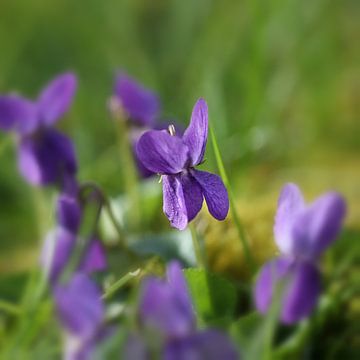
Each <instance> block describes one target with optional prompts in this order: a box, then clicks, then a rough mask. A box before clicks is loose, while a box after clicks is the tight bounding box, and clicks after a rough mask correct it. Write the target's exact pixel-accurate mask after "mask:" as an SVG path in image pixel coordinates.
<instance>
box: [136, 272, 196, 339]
mask: <svg viewBox="0 0 360 360" xmlns="http://www.w3.org/2000/svg"><path fill="white" fill-rule="evenodd" d="M184 305H185V304H184V301H183V297H179V296H178V292H177V290H176V289H174V288H173V287H172V286H170V284H168V283H167V282H165V281H162V280H160V279H156V278H148V279H146V280H145V281H144V283H143V286H142V289H141V299H140V307H139V313H140V320H141V323H142V324H143V326H144V327H145V329H146V330H148V331H152V332H157V333H159V334H160V335H161V336H163V337H169V336H183V335H185V334H188V333H189V331H192V330H193V329H194V326H195V319H194V314H193V313H192V312H190V313H189V308H188V306H184Z"/></svg>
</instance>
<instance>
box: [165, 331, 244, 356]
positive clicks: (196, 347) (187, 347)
mask: <svg viewBox="0 0 360 360" xmlns="http://www.w3.org/2000/svg"><path fill="white" fill-rule="evenodd" d="M163 359H164V360H188V359H191V360H204V359H206V360H219V359H224V360H237V359H239V355H238V354H237V351H236V349H235V346H234V345H233V344H232V342H231V341H230V339H229V338H228V337H227V336H226V335H225V334H223V333H221V332H219V331H216V330H205V331H202V332H198V333H194V334H191V335H189V336H186V337H183V338H178V339H172V340H170V341H169V342H168V343H167V344H166V347H165V349H164V354H163Z"/></svg>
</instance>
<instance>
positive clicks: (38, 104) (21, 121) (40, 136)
mask: <svg viewBox="0 0 360 360" xmlns="http://www.w3.org/2000/svg"><path fill="white" fill-rule="evenodd" d="M76 83H77V80H76V77H75V75H74V74H72V73H65V74H62V75H60V76H58V77H56V78H55V79H54V80H53V81H51V82H50V83H49V84H48V85H47V86H46V87H45V88H44V89H43V91H42V92H41V93H40V95H39V97H38V99H37V100H36V101H31V100H28V99H25V98H23V97H21V96H18V95H4V96H0V129H1V130H3V131H5V132H10V131H12V132H14V133H15V134H16V135H17V137H18V142H19V145H18V167H19V170H20V173H21V175H22V176H23V177H24V178H25V179H26V180H27V181H28V182H29V183H31V184H33V185H48V184H54V183H57V184H60V185H61V186H64V182H65V181H66V180H65V177H67V176H72V175H74V174H75V173H76V169H77V164H76V157H75V151H74V146H73V144H72V142H71V141H70V139H69V138H68V137H66V136H65V135H63V134H61V133H60V132H58V131H57V130H55V129H54V128H53V126H54V125H55V123H56V122H57V121H58V120H59V119H60V118H61V117H62V116H63V115H64V114H65V113H66V112H67V111H68V109H69V107H70V106H71V103H72V99H73V97H74V93H75V89H76Z"/></svg>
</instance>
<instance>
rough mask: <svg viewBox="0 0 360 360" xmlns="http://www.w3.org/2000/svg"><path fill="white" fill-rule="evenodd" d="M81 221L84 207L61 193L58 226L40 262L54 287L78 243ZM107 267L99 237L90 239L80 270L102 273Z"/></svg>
mask: <svg viewBox="0 0 360 360" xmlns="http://www.w3.org/2000/svg"><path fill="white" fill-rule="evenodd" d="M81 221H82V208H81V206H80V204H79V202H78V199H77V198H76V197H74V196H70V195H67V194H62V195H60V196H59V198H58V201H57V227H56V229H55V230H54V231H52V232H50V233H49V234H48V236H47V237H46V239H45V243H44V246H43V251H42V255H41V263H42V264H43V267H44V268H45V269H46V271H47V273H48V276H49V280H50V282H51V283H52V284H55V283H56V282H57V281H58V279H59V276H60V275H61V274H62V272H63V270H64V268H65V267H66V265H67V264H68V263H69V261H70V258H71V256H72V254H73V252H74V250H75V247H76V244H77V237H78V230H79V227H80V224H81ZM106 267H107V261H106V255H105V250H104V248H103V246H102V243H101V241H100V240H99V239H97V238H96V237H92V238H90V239H89V240H87V248H86V249H85V251H84V254H83V257H82V259H81V260H80V263H79V265H78V268H77V270H78V271H81V272H84V273H91V272H94V271H102V270H105V269H106Z"/></svg>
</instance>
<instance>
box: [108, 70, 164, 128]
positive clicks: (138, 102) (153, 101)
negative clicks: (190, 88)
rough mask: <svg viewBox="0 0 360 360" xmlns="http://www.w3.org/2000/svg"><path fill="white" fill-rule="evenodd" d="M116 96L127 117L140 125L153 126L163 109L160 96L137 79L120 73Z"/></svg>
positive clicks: (116, 85)
mask: <svg viewBox="0 0 360 360" xmlns="http://www.w3.org/2000/svg"><path fill="white" fill-rule="evenodd" d="M114 92H115V96H116V98H117V100H118V101H119V102H120V105H121V107H122V110H123V111H124V112H125V115H126V117H127V119H129V120H130V121H131V122H133V123H134V124H136V125H138V126H144V127H148V128H152V127H153V126H154V125H155V121H156V120H157V119H158V117H159V115H160V111H161V104H160V100H159V98H158V96H157V95H156V94H155V93H154V92H153V91H151V90H149V89H146V88H145V87H144V86H142V85H141V84H140V83H138V82H137V81H135V79H133V78H131V77H130V76H128V75H126V74H125V73H120V74H118V75H117V77H116V80H115V88H114Z"/></svg>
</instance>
